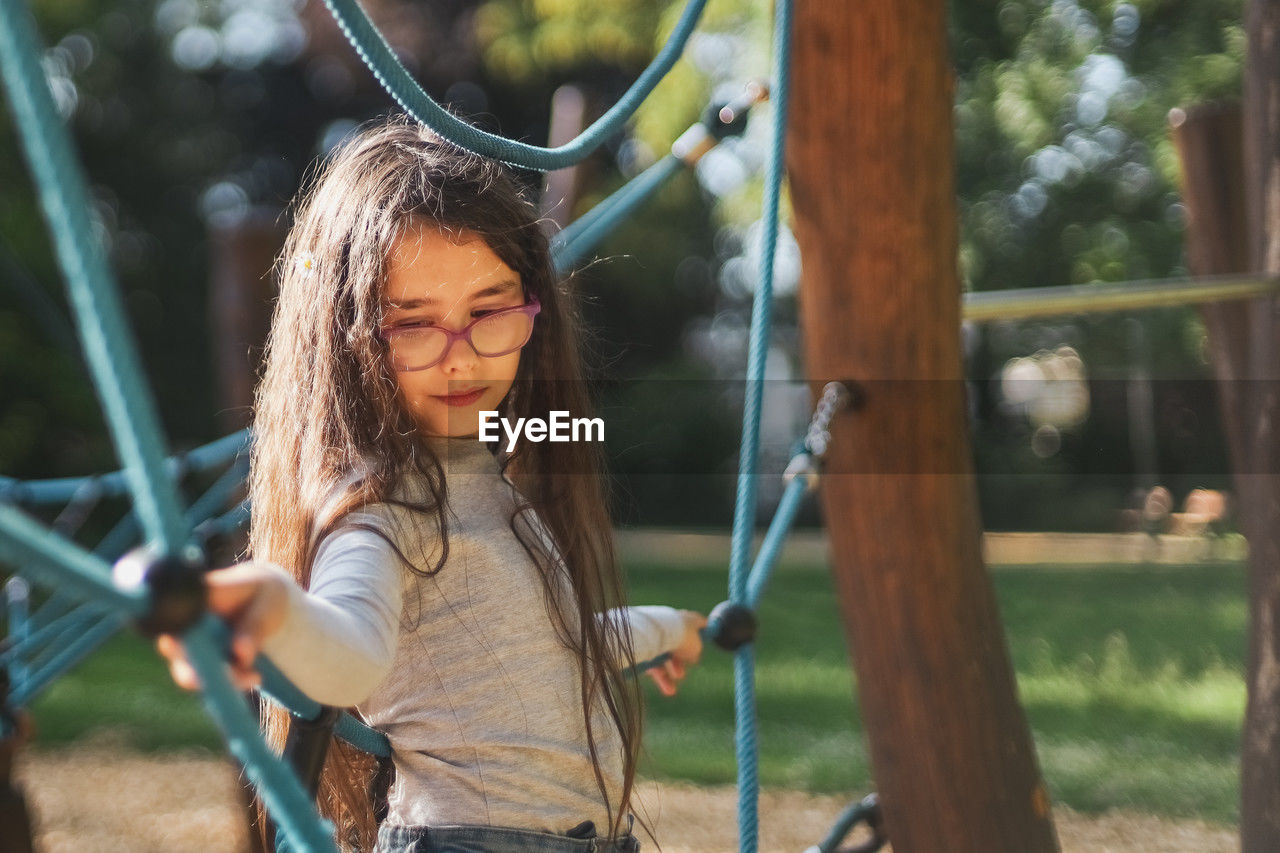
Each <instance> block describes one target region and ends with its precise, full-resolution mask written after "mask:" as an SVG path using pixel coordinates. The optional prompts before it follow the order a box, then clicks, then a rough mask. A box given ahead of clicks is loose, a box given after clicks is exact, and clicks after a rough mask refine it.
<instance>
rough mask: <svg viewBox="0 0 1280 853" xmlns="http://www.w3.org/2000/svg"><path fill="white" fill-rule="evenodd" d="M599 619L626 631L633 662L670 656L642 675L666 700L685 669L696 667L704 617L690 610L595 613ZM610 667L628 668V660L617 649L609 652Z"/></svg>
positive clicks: (627, 609) (658, 607) (638, 609)
mask: <svg viewBox="0 0 1280 853" xmlns="http://www.w3.org/2000/svg"><path fill="white" fill-rule="evenodd" d="M597 616H598V617H599V618H601V619H610V620H613V621H615V622H618V623H619V624H618V627H619V628H620V629H621V630H624V631H625V630H628V629H629V630H630V632H631V646H632V653H633V658H634V661H635V662H636V663H643V662H645V661H648V660H652V659H653V658H656V657H658V655H661V654H663V653H666V652H670V653H671V654H670V656H669V657H668V659H667V660H666V661H665V662H664V663H662V664H661V665H660V666H656V667H652V668H650V669H648V670H646V671H645V674H646V675H648V676H649V677H650V678H652V679H653V680H654V682H655V683H656V684H657V685H658V689H659V690H661V691H662V692H663V693H664V694H666V695H667V696H674V695H675V693H676V685H677V684H678V683H679V682H680V681H681V679H683V678H684V677H685V674H686V667H688V666H692V665H693V664H696V663H697V662H698V660H699V659H700V658H701V657H702V634H701V633H700V629H702V628H703V627H704V626H705V625H706V624H707V617H706V616H703V615H702V614H701V613H698V612H696V611H693V610H676V609H675V608H674V607H664V606H661V605H643V606H635V607H623V608H619V607H615V608H613V609H612V610H609V611H606V612H605V613H599V614H597ZM611 651H612V652H613V654H614V659H613V664H614V666H616V667H618V668H622V667H624V666H630V665H631V661H630V660H624V659H623V658H624V657H625V655H623V654H622V653H621V651H620V650H618V649H613V648H611Z"/></svg>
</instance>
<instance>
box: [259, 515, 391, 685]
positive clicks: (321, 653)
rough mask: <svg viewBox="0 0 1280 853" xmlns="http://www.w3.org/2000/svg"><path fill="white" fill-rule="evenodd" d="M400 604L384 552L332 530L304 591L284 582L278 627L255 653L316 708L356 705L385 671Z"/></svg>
mask: <svg viewBox="0 0 1280 853" xmlns="http://www.w3.org/2000/svg"><path fill="white" fill-rule="evenodd" d="M276 568H277V570H278V571H280V572H281V573H282V574H287V573H285V572H284V570H283V569H280V568H279V567H276ZM402 598H403V590H402V587H401V564H400V561H399V558H398V557H397V556H396V554H395V551H394V550H392V548H391V546H390V544H388V543H387V541H386V540H385V539H383V538H382V537H381V536H379V535H378V534H376V533H373V532H372V531H369V530H365V529H361V528H356V527H342V528H339V529H338V530H336V531H334V532H332V533H330V534H329V535H328V536H326V537H325V539H324V541H323V542H321V544H320V547H319V550H318V551H317V552H316V558H315V561H314V563H313V565H312V569H311V589H310V591H309V592H304V591H303V590H302V589H301V588H300V587H299V586H298V585H297V584H296V583H294V582H292V579H291V580H290V583H289V602H288V605H287V607H286V611H285V617H284V620H283V622H282V623H281V625H280V627H279V628H278V629H277V630H276V631H274V632H272V633H271V634H270V635H269V636H268V637H267V638H266V639H265V640H264V642H263V646H262V651H263V652H264V653H265V654H266V656H267V657H268V658H270V659H271V661H272V662H273V663H274V664H275V665H276V666H277V667H278V668H279V669H280V671H281V672H282V673H284V675H285V677H287V678H288V679H289V680H290V681H292V682H293V683H294V685H295V686H297V688H298V689H299V690H301V691H302V692H303V693H305V694H307V695H308V696H310V697H311V698H312V699H314V700H316V701H317V702H319V703H321V704H322V705H335V706H338V707H347V706H350V705H356V704H358V703H360V702H363V701H364V700H365V699H367V698H368V697H369V695H370V694H371V693H373V690H374V688H376V687H377V686H378V685H379V684H381V683H382V681H383V679H384V678H386V676H387V674H388V673H389V672H390V670H391V664H392V661H393V660H394V658H395V652H396V642H397V638H398V635H399V620H400V608H401V604H402Z"/></svg>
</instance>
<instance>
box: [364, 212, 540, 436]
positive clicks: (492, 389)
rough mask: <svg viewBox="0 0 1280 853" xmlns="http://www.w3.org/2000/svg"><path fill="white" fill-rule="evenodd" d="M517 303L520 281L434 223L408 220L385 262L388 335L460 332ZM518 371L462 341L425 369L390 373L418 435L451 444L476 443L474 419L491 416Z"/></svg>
mask: <svg viewBox="0 0 1280 853" xmlns="http://www.w3.org/2000/svg"><path fill="white" fill-rule="evenodd" d="M455 240H456V242H455ZM524 302H525V299H524V290H523V287H522V286H521V282H520V275H519V274H518V273H516V272H515V271H514V270H512V269H511V267H509V266H507V265H506V264H505V263H504V262H503V261H502V259H501V258H499V257H498V256H497V254H495V253H494V251H493V250H492V249H490V248H489V245H488V244H487V243H486V242H485V241H484V240H483V239H482V238H480V237H479V236H478V235H476V234H474V233H472V232H469V231H464V232H463V233H462V235H461V237H460V238H457V237H453V238H451V237H450V236H449V235H446V234H445V233H444V232H442V231H441V230H440V229H439V228H438V226H436V225H435V223H432V222H423V221H420V220H413V221H411V222H410V223H409V224H408V226H407V227H406V228H405V230H404V233H403V235H402V236H401V237H400V238H399V239H398V240H397V241H396V243H395V244H394V245H393V246H392V248H391V255H390V257H389V258H388V259H387V281H386V285H385V287H384V289H383V307H384V313H383V326H384V327H386V328H388V329H390V328H395V327H396V326H401V325H414V324H418V323H422V324H424V325H432V326H440V327H442V328H445V329H450V330H452V331H455V332H460V331H462V330H463V329H465V328H466V327H467V325H468V324H469V323H471V321H472V320H474V319H475V318H477V317H480V316H483V315H484V314H485V313H486V312H490V311H496V310H498V309H500V308H510V307H512V306H515V305H523V304H524ZM519 366H520V350H516V351H515V352H513V353H508V354H507V355H500V356H496V357H493V358H486V357H484V356H481V355H477V354H476V351H475V350H474V349H473V348H472V347H471V344H470V343H468V342H467V341H466V340H455V341H453V344H452V346H450V348H449V350H448V352H446V353H445V356H444V358H443V359H442V360H441V361H440V362H439V363H437V364H435V365H433V366H431V367H428V368H426V369H423V370H409V371H400V370H397V369H396V368H395V366H394V364H393V365H392V366H391V370H392V372H393V374H394V375H395V377H396V384H397V386H398V387H399V390H400V397H401V399H402V400H403V401H404V403H405V405H406V406H407V407H408V409H409V411H410V413H411V414H412V415H413V418H414V420H415V421H416V422H417V424H418V428H419V429H420V430H422V432H423V433H424V434H425V435H431V436H452V437H457V436H472V435H478V433H479V431H480V421H479V416H480V412H482V411H491V410H496V409H497V408H498V404H499V403H500V402H501V401H502V399H503V398H504V397H505V396H506V395H507V391H508V390H510V388H511V383H512V382H514V381H515V378H516V369H517V368H518V367H519ZM476 390H479V392H480V393H479V395H476V394H475V393H474V392H475V391H476Z"/></svg>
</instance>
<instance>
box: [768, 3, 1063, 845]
mask: <svg viewBox="0 0 1280 853" xmlns="http://www.w3.org/2000/svg"><path fill="white" fill-rule="evenodd" d="M794 44H795V50H794V59H793V65H792V69H793V70H792V75H793V76H792V81H793V82H792V87H793V93H792V99H793V100H792V106H791V127H790V128H789V137H788V173H789V177H790V182H791V183H790V188H791V201H792V207H793V209H794V218H795V231H796V236H797V239H798V240H799V243H800V248H801V252H802V255H803V258H804V284H803V288H802V292H801V297H800V301H801V312H802V323H803V328H804V337H805V355H806V360H807V365H808V375H809V376H811V377H814V385H813V387H814V389H815V391H816V390H819V389H820V388H821V386H822V383H823V382H824V381H826V380H828V379H852V380H855V381H857V382H858V383H860V384H861V385H862V388H863V390H864V391H865V399H864V402H863V405H862V406H861V408H859V409H858V410H857V411H856V412H855V413H853V414H852V415H849V416H844V417H841V418H838V419H837V420H836V422H835V424H834V425H833V433H832V435H833V440H832V444H831V447H830V449H829V451H828V454H827V465H826V470H827V473H826V474H825V475H824V477H823V480H822V484H823V485H822V498H823V507H824V511H825V517H826V519H827V527H828V530H829V533H830V537H831V548H832V559H833V565H834V566H835V575H836V587H837V592H838V595H839V598H840V606H841V609H842V612H843V616H844V621H845V626H846V634H847V638H848V641H849V645H850V648H851V652H852V654H853V658H854V661H855V663H856V668H857V671H858V684H859V687H858V692H859V696H860V699H861V704H862V708H863V713H864V717H865V720H866V726H867V732H868V738H869V740H870V747H871V763H872V767H873V770H874V773H875V776H876V783H877V787H878V788H879V791H880V796H881V802H882V805H883V809H884V815H885V821H886V827H887V830H888V834H889V836H890V839H891V841H892V844H893V849H894V851H895V853H913V851H927V853H936V851H938V850H946V851H949V853H965V851H1009V853H1040V851H1052V850H1056V849H1057V843H1056V839H1055V836H1054V831H1053V825H1052V822H1051V818H1050V814H1049V804H1048V797H1047V795H1046V793H1045V789H1044V786H1043V784H1042V783H1041V782H1040V778H1039V772H1038V769H1037V767H1036V759H1035V753H1034V750H1033V746H1032V742H1031V735H1030V731H1029V728H1028V725H1027V721H1026V718H1025V716H1024V715H1023V712H1022V709H1021V707H1020V706H1019V704H1018V699H1017V694H1016V689H1015V685H1014V680H1013V672H1012V667H1011V665H1010V660H1009V654H1008V650H1007V648H1006V645H1005V641H1004V636H1003V630H1002V628H1001V624H1000V618H999V613H998V612H997V606H996V601H995V596H994V593H993V590H992V587H991V583H990V579H989V577H988V576H987V573H986V570H985V567H984V566H983V563H982V556H981V549H980V522H979V518H978V510H977V494H976V488H975V483H974V478H973V471H972V458H971V452H970V447H969V444H968V436H967V425H966V420H965V411H966V408H965V389H964V382H963V373H962V365H961V350H960V339H959V326H960V316H959V311H960V282H959V278H958V275H957V270H956V253H957V222H956V216H957V214H956V205H955V197H954V178H953V159H954V157H953V144H952V120H951V115H952V99H953V79H952V71H951V66H950V63H949V57H948V50H947V35H946V26H945V4H943V3H942V2H938V0H905V2H889V0H871V2H869V3H857V4H846V3H825V2H820V1H819V0H800V2H799V3H798V7H797V9H796V22H795V34H794Z"/></svg>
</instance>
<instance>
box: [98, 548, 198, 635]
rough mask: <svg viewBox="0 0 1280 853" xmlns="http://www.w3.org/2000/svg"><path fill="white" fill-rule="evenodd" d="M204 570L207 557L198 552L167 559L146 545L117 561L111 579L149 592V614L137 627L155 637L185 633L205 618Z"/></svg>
mask: <svg viewBox="0 0 1280 853" xmlns="http://www.w3.org/2000/svg"><path fill="white" fill-rule="evenodd" d="M204 569H205V564H204V560H203V556H202V555H200V554H199V552H198V551H196V550H195V549H186V550H185V551H184V553H182V554H179V555H166V554H161V553H159V552H158V551H156V550H155V549H154V548H153V547H152V546H150V545H142V546H139V547H137V548H134V549H133V550H132V551H129V552H128V553H127V554H125V555H124V556H123V557H121V558H120V559H119V560H117V561H116V563H115V565H114V566H113V567H112V570H111V575H112V579H113V580H114V581H115V584H116V586H118V587H121V588H123V589H137V588H139V587H141V588H145V589H146V590H147V593H148V596H147V605H148V606H147V612H146V613H145V614H143V615H142V616H141V617H139V618H138V619H137V620H136V621H135V626H136V627H137V629H138V630H139V631H140V632H141V633H142V634H144V635H146V636H148V637H155V636H157V635H158V634H180V633H183V632H184V631H186V630H187V629H188V628H190V627H191V626H192V625H194V624H195V623H196V622H197V621H199V619H200V617H201V616H203V615H204V612H205V588H204Z"/></svg>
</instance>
